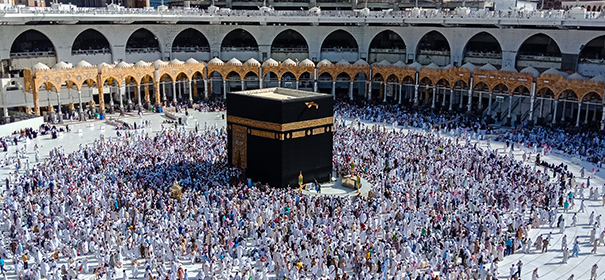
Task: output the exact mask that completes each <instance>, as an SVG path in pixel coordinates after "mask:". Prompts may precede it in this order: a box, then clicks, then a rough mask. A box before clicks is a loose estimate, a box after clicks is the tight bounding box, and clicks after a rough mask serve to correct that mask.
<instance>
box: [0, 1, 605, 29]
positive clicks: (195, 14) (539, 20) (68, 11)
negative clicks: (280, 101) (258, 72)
mask: <svg viewBox="0 0 605 280" xmlns="http://www.w3.org/2000/svg"><path fill="white" fill-rule="evenodd" d="M301 17H302V18H303V19H301ZM42 18H43V19H45V20H48V21H58V22H59V23H61V22H64V23H71V22H78V21H80V20H86V21H87V22H90V21H91V20H99V21H106V20H113V21H122V22H135V21H149V20H156V21H171V22H178V21H180V20H187V21H190V20H194V21H195V20H200V21H203V20H211V21H212V20H219V21H221V20H222V21H229V20H233V21H238V20H239V19H240V18H241V20H246V21H255V20H258V21H273V20H275V21H276V22H278V21H284V20H285V21H289V20H292V21H297V20H298V21H300V20H308V19H309V18H315V19H316V20H319V21H322V20H324V21H337V22H339V20H340V19H342V18H347V19H348V20H349V21H359V22H364V21H367V22H373V23H376V22H385V23H393V22H394V23H406V22H407V23H410V24H421V23H422V22H427V23H431V24H434V23H444V24H448V23H451V24H485V23H489V24H495V25H523V24H531V25H548V26H557V25H565V22H566V21H569V23H568V24H570V25H574V26H579V25H582V24H583V23H584V22H587V21H589V22H591V23H592V24H594V22H595V21H602V22H603V24H604V26H605V13H600V12H586V11H585V10H582V9H574V10H568V11H564V10H549V11H537V10H536V11H525V10H499V11H488V10H476V11H475V10H470V9H468V8H457V9H454V10H441V9H420V8H414V9H407V10H403V11H391V10H386V11H369V10H364V9H362V10H353V11H341V10H336V11H335V10H330V11H328V10H320V9H318V8H312V9H310V10H300V11H298V10H292V11H280V10H273V9H270V8H266V7H265V8H262V9H259V10H231V9H225V8H221V9H219V8H217V7H213V9H208V10H202V9H195V8H176V9H167V8H163V9H155V8H124V7H120V6H115V5H114V6H111V5H110V6H109V7H106V8H80V7H76V6H73V5H62V6H60V7H44V8H42V7H24V6H10V7H5V8H3V9H0V24H1V23H19V22H24V21H25V22H28V21H34V20H36V21H39V20H41V19H42ZM244 18H245V19H244ZM305 18H306V19H305Z"/></svg>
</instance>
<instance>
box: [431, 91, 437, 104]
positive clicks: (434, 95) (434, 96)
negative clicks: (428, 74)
mask: <svg viewBox="0 0 605 280" xmlns="http://www.w3.org/2000/svg"><path fill="white" fill-rule="evenodd" d="M436 91H437V86H435V85H433V100H432V101H431V109H435V99H436V98H437V92H436Z"/></svg>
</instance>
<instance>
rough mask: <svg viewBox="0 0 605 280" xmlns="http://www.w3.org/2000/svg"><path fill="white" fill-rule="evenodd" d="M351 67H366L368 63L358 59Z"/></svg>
mask: <svg viewBox="0 0 605 280" xmlns="http://www.w3.org/2000/svg"><path fill="white" fill-rule="evenodd" d="M353 65H357V66H368V65H369V64H368V62H367V61H365V60H363V59H360V60H357V61H355V63H353Z"/></svg>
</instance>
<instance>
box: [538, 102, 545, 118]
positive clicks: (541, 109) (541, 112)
mask: <svg viewBox="0 0 605 280" xmlns="http://www.w3.org/2000/svg"><path fill="white" fill-rule="evenodd" d="M542 117H544V98H540V117H539V118H542Z"/></svg>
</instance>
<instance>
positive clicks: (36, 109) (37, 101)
mask: <svg viewBox="0 0 605 280" xmlns="http://www.w3.org/2000/svg"><path fill="white" fill-rule="evenodd" d="M32 94H33V96H34V100H33V101H34V115H36V116H39V115H40V96H39V94H38V88H37V87H36V86H32ZM5 103H6V102H5Z"/></svg>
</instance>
